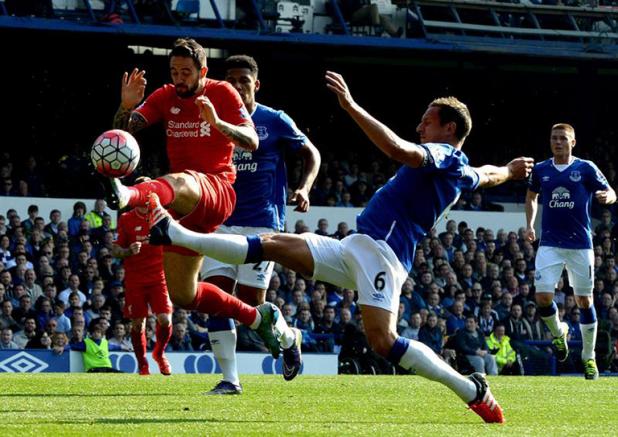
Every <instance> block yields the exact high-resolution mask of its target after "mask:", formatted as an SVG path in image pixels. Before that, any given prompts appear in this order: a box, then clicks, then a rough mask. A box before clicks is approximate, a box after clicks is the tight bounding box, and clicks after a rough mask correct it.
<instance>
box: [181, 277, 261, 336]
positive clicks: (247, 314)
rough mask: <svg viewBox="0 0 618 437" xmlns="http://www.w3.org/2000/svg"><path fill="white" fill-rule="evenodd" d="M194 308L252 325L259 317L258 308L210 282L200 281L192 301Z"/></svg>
mask: <svg viewBox="0 0 618 437" xmlns="http://www.w3.org/2000/svg"><path fill="white" fill-rule="evenodd" d="M188 309H192V310H196V311H199V312H200V313H207V314H211V315H213V316H217V317H227V318H232V319H236V320H238V321H239V322H240V323H243V324H245V325H247V326H251V324H252V323H253V322H255V319H256V317H257V310H256V309H255V308H254V307H252V306H249V305H247V304H246V303H244V302H243V301H241V300H239V299H237V298H235V297H234V296H232V295H231V294H227V293H226V292H225V291H223V290H221V289H220V288H219V287H217V286H216V285H214V284H211V283H210V282H198V283H197V290H196V293H195V299H194V300H193V302H192V303H191V308H188Z"/></svg>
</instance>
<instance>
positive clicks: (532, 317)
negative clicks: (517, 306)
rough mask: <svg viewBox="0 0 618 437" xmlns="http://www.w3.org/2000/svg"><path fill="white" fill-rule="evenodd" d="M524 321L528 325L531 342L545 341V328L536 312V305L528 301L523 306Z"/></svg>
mask: <svg viewBox="0 0 618 437" xmlns="http://www.w3.org/2000/svg"><path fill="white" fill-rule="evenodd" d="M524 319H526V321H527V322H528V325H530V336H531V340H545V327H544V326H543V322H542V320H541V319H540V317H539V316H538V314H537V312H536V303H534V302H533V301H528V302H527V303H526V305H525V306H524Z"/></svg>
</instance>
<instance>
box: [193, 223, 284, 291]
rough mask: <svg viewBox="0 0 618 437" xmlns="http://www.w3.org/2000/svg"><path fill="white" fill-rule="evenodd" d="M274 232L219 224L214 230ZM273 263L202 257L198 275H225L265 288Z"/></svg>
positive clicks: (268, 281)
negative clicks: (237, 262) (232, 261)
mask: <svg viewBox="0 0 618 437" xmlns="http://www.w3.org/2000/svg"><path fill="white" fill-rule="evenodd" d="M272 232H275V231H274V230H272V229H271V228H256V227H250V226H225V225H221V226H219V228H218V229H217V230H216V231H215V233H216V234H234V235H257V234H265V233H272ZM274 266H275V263H274V262H272V261H262V262H260V263H252V264H238V265H234V264H226V263H222V262H221V261H217V260H216V259H213V258H209V257H207V256H205V257H204V261H203V262H202V269H201V270H200V275H201V277H202V278H203V279H205V278H209V277H211V276H225V277H226V278H231V279H235V280H236V281H237V282H238V283H239V284H242V285H246V286H248V287H254V288H259V289H260V290H266V289H267V288H268V284H269V283H270V276H271V275H272V273H273V267H274Z"/></svg>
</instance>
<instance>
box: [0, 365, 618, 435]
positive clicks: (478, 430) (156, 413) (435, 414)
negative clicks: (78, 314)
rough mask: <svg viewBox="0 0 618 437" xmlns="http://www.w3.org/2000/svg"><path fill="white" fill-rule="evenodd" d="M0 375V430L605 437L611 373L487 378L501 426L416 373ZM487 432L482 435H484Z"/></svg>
mask: <svg viewBox="0 0 618 437" xmlns="http://www.w3.org/2000/svg"><path fill="white" fill-rule="evenodd" d="M242 379H243V386H244V390H245V393H244V394H243V395H241V396H216V397H215V396H204V395H203V393H204V392H205V391H206V390H207V389H210V388H211V387H212V386H213V385H214V384H215V383H216V382H217V380H218V379H217V376H215V375H174V376H171V377H167V378H166V377H163V376H160V375H153V376H149V377H140V376H138V375H127V374H120V375H110V374H106V375H101V374H99V375H93V374H34V375H33V374H2V375H0V435H2V436H14V435H24V434H27V435H37V436H42V435H54V436H59V435H88V436H93V435H120V434H123V435H136V436H142V435H149V436H157V435H172V434H173V435H194V436H197V435H226V436H227V435H263V436H264V435H276V434H282V433H284V434H295V435H335V436H338V435H372V436H374V437H380V436H384V435H406V436H425V435H432V436H434V435H451V436H456V437H459V436H462V435H476V436H478V435H481V434H484V435H493V434H500V435H502V434H509V435H518V436H522V435H529V436H543V437H545V436H550V435H560V436H566V435H573V436H582V435H591V436H597V435H613V436H615V435H617V434H618V378H601V379H600V380H598V381H585V380H584V379H583V377H578V378H575V377H564V378H550V377H493V378H490V383H491V386H492V391H493V392H494V394H495V395H496V398H497V399H498V400H499V401H500V403H501V404H502V406H503V408H504V410H505V415H506V419H507V423H506V424H504V425H485V424H483V423H482V421H481V419H480V418H479V417H478V416H476V414H474V413H472V412H471V411H468V410H467V409H466V407H465V405H464V404H463V402H461V401H460V400H459V399H458V398H457V397H456V396H455V395H454V394H452V393H451V392H450V391H449V390H448V389H446V388H445V387H442V386H441V385H439V384H437V383H433V382H430V381H427V380H425V379H422V378H420V377H416V376H329V377H319V376H302V375H300V376H299V377H297V379H295V380H294V381H292V382H285V381H283V378H281V376H272V375H269V376H244V377H243V378H242ZM487 433H491V434H487Z"/></svg>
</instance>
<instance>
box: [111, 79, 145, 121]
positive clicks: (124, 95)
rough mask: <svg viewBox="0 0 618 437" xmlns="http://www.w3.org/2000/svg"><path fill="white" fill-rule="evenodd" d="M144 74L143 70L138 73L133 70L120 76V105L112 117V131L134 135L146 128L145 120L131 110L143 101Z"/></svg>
mask: <svg viewBox="0 0 618 437" xmlns="http://www.w3.org/2000/svg"><path fill="white" fill-rule="evenodd" d="M145 74H146V72H145V71H144V70H142V71H140V70H138V69H137V68H135V69H133V71H132V72H131V74H130V75H129V74H128V73H126V72H125V73H124V75H123V76H122V88H121V90H122V91H121V94H120V100H121V103H120V107H119V108H118V111H116V115H114V122H113V124H112V125H113V127H114V129H123V130H126V131H129V132H131V133H135V132H137V131H138V130H140V129H142V128H144V127H145V126H146V124H147V123H146V119H145V118H144V117H143V116H142V115H141V114H139V113H137V112H134V111H133V108H135V107H137V105H139V103H140V102H141V101H142V100H143V99H144V90H145V89H146V78H145V77H144V75H145Z"/></svg>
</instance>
